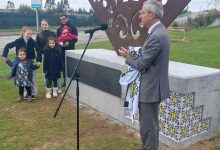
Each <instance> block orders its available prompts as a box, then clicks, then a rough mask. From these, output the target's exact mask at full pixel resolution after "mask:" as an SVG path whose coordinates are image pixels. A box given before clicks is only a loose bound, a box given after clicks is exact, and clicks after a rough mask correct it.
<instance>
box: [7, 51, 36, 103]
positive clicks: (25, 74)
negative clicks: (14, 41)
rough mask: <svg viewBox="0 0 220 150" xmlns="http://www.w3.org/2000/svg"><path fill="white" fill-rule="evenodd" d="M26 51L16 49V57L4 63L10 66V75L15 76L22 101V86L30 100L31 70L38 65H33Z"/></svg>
mask: <svg viewBox="0 0 220 150" xmlns="http://www.w3.org/2000/svg"><path fill="white" fill-rule="evenodd" d="M26 56H27V53H26V49H25V48H20V49H19V50H18V51H17V57H16V58H15V60H14V61H10V60H7V61H6V63H7V64H8V65H9V66H11V68H12V69H11V74H10V77H11V78H12V77H14V78H15V85H16V86H18V87H19V95H20V97H19V99H18V101H22V100H23V99H24V97H23V93H24V88H25V89H26V91H27V95H28V101H32V97H31V95H32V92H31V87H32V86H33V81H32V78H33V74H32V70H36V69H38V68H39V66H37V65H34V64H33V61H32V60H31V59H27V57H26Z"/></svg>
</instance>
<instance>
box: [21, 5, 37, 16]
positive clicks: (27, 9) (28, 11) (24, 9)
mask: <svg viewBox="0 0 220 150" xmlns="http://www.w3.org/2000/svg"><path fill="white" fill-rule="evenodd" d="M18 12H19V13H22V14H35V11H34V10H33V9H32V8H31V7H29V6H27V5H20V6H19V8H18Z"/></svg>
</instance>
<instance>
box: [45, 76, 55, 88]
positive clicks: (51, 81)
mask: <svg viewBox="0 0 220 150" xmlns="http://www.w3.org/2000/svg"><path fill="white" fill-rule="evenodd" d="M52 83H53V87H57V85H58V84H57V79H53V80H50V79H47V78H46V87H47V88H51V87H52Z"/></svg>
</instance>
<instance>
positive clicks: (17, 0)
mask: <svg viewBox="0 0 220 150" xmlns="http://www.w3.org/2000/svg"><path fill="white" fill-rule="evenodd" d="M7 1H8V0H0V2H2V4H1V6H0V8H1V9H2V8H6V4H7ZM10 1H12V2H14V4H15V7H16V8H18V7H19V5H20V4H24V5H29V6H31V0H10ZM42 1H43V6H44V3H45V1H46V0H42ZM58 1H60V0H56V2H58ZM68 1H69V4H70V7H71V8H73V9H74V10H76V9H78V8H85V9H86V10H89V9H90V8H91V5H90V3H89V1H88V0H68ZM165 1H166V0H163V2H165ZM209 1H210V0H191V2H190V3H189V11H192V12H196V11H202V10H205V9H206V8H212V7H213V6H211V5H209V4H208V2H209ZM4 3H5V4H4Z"/></svg>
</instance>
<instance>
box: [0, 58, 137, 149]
mask: <svg viewBox="0 0 220 150" xmlns="http://www.w3.org/2000/svg"><path fill="white" fill-rule="evenodd" d="M0 68H1V69H0V91H1V97H0V150H72V149H76V105H75V104H73V103H72V102H71V101H64V103H63V105H62V107H61V109H60V112H59V114H58V116H57V118H55V119H54V118H53V114H54V112H55V110H56V108H57V106H58V103H59V102H60V99H53V100H46V99H45V90H44V85H43V73H42V72H43V71H42V68H40V69H38V71H37V75H38V87H39V89H38V90H39V92H38V99H37V100H36V101H33V102H16V99H17V98H18V88H16V87H14V85H13V81H12V80H9V79H8V78H7V77H8V74H9V67H7V66H6V64H4V63H3V61H2V59H1V60H0ZM127 130H128V129H127V128H125V127H121V126H119V125H118V124H116V123H112V122H111V121H110V120H109V119H108V118H106V117H100V115H99V114H98V113H96V112H93V113H91V112H88V108H86V107H85V106H82V107H81V109H80V149H81V150H116V149H117V150H128V149H134V150H135V149H138V148H139V147H140V141H139V140H138V139H137V138H136V137H135V135H134V134H133V133H132V132H128V131H127Z"/></svg>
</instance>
